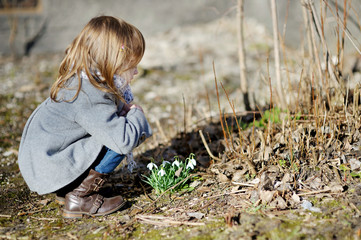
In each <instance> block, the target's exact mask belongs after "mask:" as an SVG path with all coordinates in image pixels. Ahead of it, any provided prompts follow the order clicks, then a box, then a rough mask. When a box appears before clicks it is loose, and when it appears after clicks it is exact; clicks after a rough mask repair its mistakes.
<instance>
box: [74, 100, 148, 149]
mask: <svg viewBox="0 0 361 240" xmlns="http://www.w3.org/2000/svg"><path fill="white" fill-rule="evenodd" d="M81 94H84V93H81ZM86 98H87V99H88V100H87V101H85V102H83V104H81V107H79V108H78V110H77V111H78V112H77V114H76V117H75V121H76V122H77V123H78V124H79V125H80V126H82V127H83V128H84V130H85V131H86V132H87V133H89V134H90V135H91V137H93V138H94V139H95V140H96V141H98V142H99V143H101V144H103V145H105V146H106V147H108V148H110V149H112V150H113V151H115V152H117V153H120V154H127V153H129V152H131V151H132V150H133V148H135V147H136V146H138V145H139V144H140V143H142V142H143V141H144V140H145V139H146V138H148V137H150V136H151V135H152V130H151V127H150V125H149V123H148V121H147V119H146V117H145V116H144V113H143V112H142V111H141V110H139V109H136V108H134V109H131V110H130V111H129V112H128V114H127V116H118V114H117V107H116V105H115V103H114V102H113V101H112V100H111V99H109V98H107V97H106V94H101V97H99V96H98V97H95V99H94V98H93V97H90V96H88V95H87V96H86Z"/></svg>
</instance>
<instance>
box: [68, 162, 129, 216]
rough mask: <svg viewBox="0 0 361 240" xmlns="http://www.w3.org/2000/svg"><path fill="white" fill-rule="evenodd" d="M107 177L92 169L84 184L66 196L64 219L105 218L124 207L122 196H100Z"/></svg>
mask: <svg viewBox="0 0 361 240" xmlns="http://www.w3.org/2000/svg"><path fill="white" fill-rule="evenodd" d="M107 176H108V175H107V174H101V173H98V172H96V171H95V170H93V169H91V170H90V172H89V174H88V176H87V177H86V178H85V179H84V180H83V182H82V183H81V184H80V185H79V186H78V187H77V188H75V189H74V190H73V191H71V192H69V193H67V194H66V195H65V206H64V211H63V217H65V218H81V217H82V216H83V215H90V216H104V215H107V214H110V213H113V212H115V211H117V210H118V209H120V208H121V207H122V206H124V204H125V201H124V200H123V198H122V197H121V196H116V197H111V198H105V197H103V196H102V195H100V194H98V191H99V189H100V188H101V186H102V185H103V184H104V183H105V182H106V178H107Z"/></svg>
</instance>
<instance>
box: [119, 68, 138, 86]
mask: <svg viewBox="0 0 361 240" xmlns="http://www.w3.org/2000/svg"><path fill="white" fill-rule="evenodd" d="M137 74H138V67H137V66H136V67H134V68H131V69H129V70H127V71H125V72H124V73H122V75H121V77H122V78H124V79H125V80H126V81H127V83H128V84H130V83H131V82H132V80H133V78H134V76H135V75H137Z"/></svg>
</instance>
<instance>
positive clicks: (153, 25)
mask: <svg viewBox="0 0 361 240" xmlns="http://www.w3.org/2000/svg"><path fill="white" fill-rule="evenodd" d="M40 5H41V6H40V8H41V9H40V10H38V12H35V13H19V14H0V54H1V55H7V54H11V52H12V51H13V52H14V53H16V54H17V55H24V54H29V53H48V52H59V51H64V49H65V48H66V46H67V45H68V44H69V43H70V42H71V41H72V39H73V38H74V37H75V36H76V35H77V34H78V33H79V31H80V30H81V29H82V28H83V27H84V25H85V24H86V23H87V22H88V21H89V20H90V19H91V18H92V17H94V16H98V15H113V16H116V17H121V18H123V19H124V20H126V21H128V22H130V23H132V24H133V25H135V26H137V27H138V28H139V29H140V31H142V33H143V34H144V35H145V37H146V36H147V35H150V34H153V33H155V32H158V31H166V30H168V29H170V28H172V27H173V26H177V25H185V24H190V23H195V22H205V21H209V20H212V19H215V18H218V17H220V15H221V14H222V13H224V12H226V11H227V9H229V8H230V7H231V6H232V5H234V2H233V1H219V0H182V1H179V0H166V1H165V0H102V1H99V0H76V1H73V0H41V1H40ZM14 28H15V29H16V34H15V37H14V31H12V32H13V35H12V36H13V41H12V43H9V38H11V29H13V30H14Z"/></svg>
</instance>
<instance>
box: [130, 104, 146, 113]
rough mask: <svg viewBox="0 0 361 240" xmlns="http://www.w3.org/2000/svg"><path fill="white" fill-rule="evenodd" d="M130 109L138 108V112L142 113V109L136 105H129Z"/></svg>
mask: <svg viewBox="0 0 361 240" xmlns="http://www.w3.org/2000/svg"><path fill="white" fill-rule="evenodd" d="M132 108H138V109H139V110H140V111H142V113H144V111H143V108H142V107H141V106H139V105H137V104H131V105H130V109H132Z"/></svg>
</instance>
